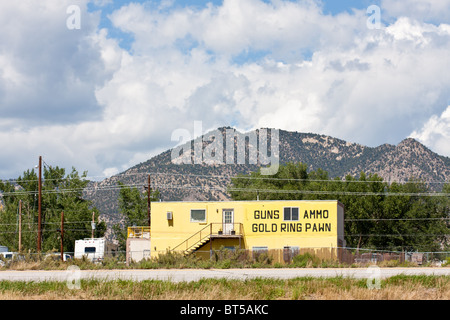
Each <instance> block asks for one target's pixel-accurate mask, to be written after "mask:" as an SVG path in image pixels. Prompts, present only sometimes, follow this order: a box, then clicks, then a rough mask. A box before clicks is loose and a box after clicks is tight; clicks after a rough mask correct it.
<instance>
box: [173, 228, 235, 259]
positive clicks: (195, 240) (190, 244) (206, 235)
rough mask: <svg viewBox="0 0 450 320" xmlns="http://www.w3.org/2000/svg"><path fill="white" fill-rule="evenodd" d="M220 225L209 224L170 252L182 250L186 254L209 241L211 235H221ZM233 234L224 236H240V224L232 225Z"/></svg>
mask: <svg viewBox="0 0 450 320" xmlns="http://www.w3.org/2000/svg"><path fill="white" fill-rule="evenodd" d="M236 225H237V226H238V227H237V228H235V226H236ZM222 227H223V224H222V223H210V224H208V225H206V226H205V227H204V228H202V229H200V230H199V231H197V232H196V233H194V234H193V235H191V236H190V237H189V238H187V239H186V240H184V241H183V242H181V243H180V244H178V245H177V246H175V247H173V248H172V249H171V250H172V251H175V250H184V252H188V251H189V250H190V249H191V248H194V247H195V246H196V245H198V244H200V243H202V242H204V241H209V239H210V238H211V236H212V235H223V230H222ZM236 229H237V230H236ZM232 230H233V232H232V233H227V234H225V235H236V234H237V235H242V223H233V228H232Z"/></svg>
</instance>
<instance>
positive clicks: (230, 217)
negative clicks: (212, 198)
mask: <svg viewBox="0 0 450 320" xmlns="http://www.w3.org/2000/svg"><path fill="white" fill-rule="evenodd" d="M222 225H223V226H222V228H223V234H231V231H233V230H234V210H233V209H223V211H222Z"/></svg>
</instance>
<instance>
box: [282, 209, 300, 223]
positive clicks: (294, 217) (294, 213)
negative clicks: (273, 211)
mask: <svg viewBox="0 0 450 320" xmlns="http://www.w3.org/2000/svg"><path fill="white" fill-rule="evenodd" d="M284 221H298V207H286V208H284Z"/></svg>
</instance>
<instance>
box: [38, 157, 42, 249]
mask: <svg viewBox="0 0 450 320" xmlns="http://www.w3.org/2000/svg"><path fill="white" fill-rule="evenodd" d="M38 190H39V191H38V193H39V195H38V243H37V251H38V252H41V242H42V229H41V227H42V226H41V214H42V203H41V202H42V156H39V189H38Z"/></svg>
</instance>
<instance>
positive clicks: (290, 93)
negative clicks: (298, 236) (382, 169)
mask: <svg viewBox="0 0 450 320" xmlns="http://www.w3.org/2000/svg"><path fill="white" fill-rule="evenodd" d="M377 8H378V9H379V11H377V10H374V9H377ZM368 9H369V10H368ZM377 23H378V24H377ZM0 47H1V50H0V115H1V116H0V178H2V179H7V178H15V177H17V176H18V175H20V174H21V173H22V172H23V171H24V170H27V169H31V168H33V167H34V165H36V164H37V161H38V158H39V156H40V155H42V156H43V158H44V161H45V162H46V163H47V164H49V165H58V166H60V167H65V168H71V167H72V166H74V167H75V168H76V169H78V170H79V171H84V170H87V171H88V174H89V176H91V177H96V179H101V178H103V177H105V176H109V175H111V174H115V173H118V172H121V171H123V170H125V169H127V168H129V167H130V166H133V165H135V164H138V163H140V162H142V161H145V160H147V159H149V158H150V157H151V156H153V155H156V154H158V153H159V152H161V151H163V150H166V149H168V148H171V147H174V146H175V145H176V142H174V141H172V140H171V137H172V133H173V132H174V131H175V130H177V129H186V130H189V132H192V134H194V121H201V122H202V129H203V132H205V131H207V130H209V129H213V128H217V127H220V126H228V125H230V126H233V127H235V128H237V129H240V130H250V129H255V128H260V127H270V128H278V129H284V130H291V131H299V132H313V133H319V134H326V135H331V136H334V137H337V138H340V139H344V140H348V141H351V142H357V143H360V144H364V145H368V146H377V145H380V144H383V143H391V144H397V143H399V142H400V141H401V140H403V139H405V138H407V137H414V138H416V139H417V140H419V141H421V142H422V143H424V144H425V145H426V146H428V147H429V148H430V149H431V150H433V151H435V152H437V153H439V154H442V155H446V156H450V143H449V142H450V107H449V105H450V72H449V71H450V54H449V53H450V0H407V1H406V0H405V1H400V0H373V1H372V0H367V1H366V0H360V1H356V0H351V1H350V0H349V1H345V0H343V1H336V0H297V1H294V0H291V1H288V0H213V1H201V0H190V1H186V0H162V1H144V0H135V1H132V0H124V1H116V0H114V1H112V0H90V1H89V0H58V1H55V0H40V1H36V0H21V1H6V0H1V1H0Z"/></svg>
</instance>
